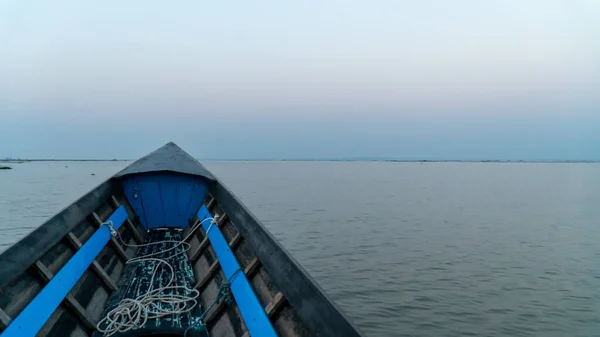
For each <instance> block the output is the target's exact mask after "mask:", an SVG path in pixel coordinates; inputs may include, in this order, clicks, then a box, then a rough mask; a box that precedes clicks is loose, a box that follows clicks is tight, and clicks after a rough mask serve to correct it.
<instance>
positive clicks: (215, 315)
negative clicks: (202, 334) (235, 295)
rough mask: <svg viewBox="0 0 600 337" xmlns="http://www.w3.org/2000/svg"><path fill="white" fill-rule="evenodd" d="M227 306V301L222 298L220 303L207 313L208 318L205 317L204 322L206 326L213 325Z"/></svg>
mask: <svg viewBox="0 0 600 337" xmlns="http://www.w3.org/2000/svg"><path fill="white" fill-rule="evenodd" d="M225 308H227V303H226V302H225V301H223V300H221V301H220V302H219V303H217V305H216V306H215V307H214V308H213V309H212V310H211V311H210V312H209V313H208V314H207V315H206V318H205V319H204V324H206V326H211V325H213V323H214V321H215V320H216V319H217V318H218V317H219V315H220V314H221V312H223V310H225Z"/></svg>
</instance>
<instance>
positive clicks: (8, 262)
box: [0, 181, 113, 289]
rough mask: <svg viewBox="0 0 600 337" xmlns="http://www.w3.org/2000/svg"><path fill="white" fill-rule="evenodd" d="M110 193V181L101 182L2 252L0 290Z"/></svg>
mask: <svg viewBox="0 0 600 337" xmlns="http://www.w3.org/2000/svg"><path fill="white" fill-rule="evenodd" d="M112 191H113V188H112V182H110V181H105V182H104V183H102V184H100V185H98V186H97V187H96V188H95V189H93V190H92V191H90V192H89V193H87V194H86V195H84V196H83V197H81V198H80V199H79V200H77V201H75V202H74V203H72V204H71V205H70V206H69V207H67V208H65V209H64V210H62V211H61V212H60V213H58V214H56V215H55V216H53V217H52V218H50V219H49V220H48V221H46V222H45V223H44V224H43V225H41V226H40V227H38V228H37V229H36V230H34V231H33V232H31V233H30V234H29V235H27V236H26V237H24V238H23V239H21V240H20V241H19V242H17V243H16V244H14V245H12V246H11V247H9V248H8V249H7V250H6V251H4V252H3V253H2V254H1V255H0V266H2V268H0V289H3V288H5V287H6V286H7V285H9V284H10V283H11V282H12V281H14V280H15V279H17V278H18V277H19V276H21V274H23V273H24V272H25V270H27V268H29V267H30V266H31V265H33V264H34V263H35V261H37V260H39V259H40V258H41V257H42V256H44V254H46V252H47V251H48V250H50V249H51V248H52V247H54V246H55V245H56V244H57V243H58V242H59V241H60V240H62V238H63V237H64V236H65V235H66V234H67V233H68V232H70V231H71V230H73V228H75V227H76V226H77V225H79V224H80V223H81V222H82V221H84V220H85V218H86V217H87V216H88V215H89V214H90V213H91V212H92V211H93V210H95V209H96V208H98V207H99V206H100V205H102V204H103V203H104V202H105V201H106V200H108V198H109V197H110V195H111V194H112Z"/></svg>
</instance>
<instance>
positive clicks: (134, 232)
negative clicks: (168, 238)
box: [111, 195, 144, 243]
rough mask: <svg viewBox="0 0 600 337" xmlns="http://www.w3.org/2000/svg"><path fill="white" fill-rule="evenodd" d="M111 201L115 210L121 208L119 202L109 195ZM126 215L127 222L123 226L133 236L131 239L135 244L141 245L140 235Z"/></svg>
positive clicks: (142, 239)
mask: <svg viewBox="0 0 600 337" xmlns="http://www.w3.org/2000/svg"><path fill="white" fill-rule="evenodd" d="M111 199H112V202H113V205H115V207H116V208H119V207H120V206H121V203H120V202H119V200H117V198H116V197H115V196H114V195H111ZM127 215H128V216H127V220H125V225H126V226H127V229H128V230H129V231H130V232H131V234H132V235H133V239H134V240H135V241H136V242H137V243H143V242H144V238H143V237H142V236H141V235H140V232H138V230H137V228H136V227H135V225H134V224H133V222H131V220H130V219H129V212H127Z"/></svg>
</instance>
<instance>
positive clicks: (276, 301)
mask: <svg viewBox="0 0 600 337" xmlns="http://www.w3.org/2000/svg"><path fill="white" fill-rule="evenodd" d="M284 304H285V297H284V296H283V294H282V293H281V291H279V292H277V294H275V296H274V297H273V299H272V300H271V302H269V304H267V306H266V307H265V312H266V313H267V316H269V318H273V316H274V315H275V313H277V311H279V309H281V307H282V306H283V305H284Z"/></svg>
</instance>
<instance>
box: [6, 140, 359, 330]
mask: <svg viewBox="0 0 600 337" xmlns="http://www.w3.org/2000/svg"><path fill="white" fill-rule="evenodd" d="M0 266H2V267H0V275H1V277H0V332H1V334H0V337H12V336H72V337H84V336H85V337H88V336H96V337H101V336H136V337H137V336H186V337H192V336H223V337H224V336H239V337H242V336H243V337H246V336H360V335H361V334H360V332H359V331H358V329H357V328H356V327H355V326H354V325H353V324H352V323H351V322H350V321H349V320H348V319H347V318H346V317H345V316H344V314H343V313H342V312H341V311H340V310H339V308H337V306H336V305H335V304H334V303H333V301H331V300H330V299H329V298H327V296H326V295H325V294H324V292H323V291H322V290H321V288H319V286H318V285H317V284H316V282H314V280H312V278H310V276H309V275H308V274H307V273H306V272H305V271H304V270H303V269H302V267H301V266H300V265H299V264H298V263H297V262H296V261H295V260H294V259H293V258H292V257H291V256H290V255H289V254H288V253H287V252H286V251H285V250H284V249H283V247H281V246H280V245H279V243H278V242H277V241H276V240H275V239H274V238H273V237H272V236H271V234H269V233H268V231H267V230H266V229H265V228H264V227H263V226H262V224H261V223H260V222H259V221H258V220H257V219H256V218H255V217H254V216H253V215H252V214H251V213H250V212H249V211H248V210H247V209H246V207H245V206H244V205H243V204H242V203H241V202H240V201H239V200H238V199H237V197H235V196H234V195H233V194H232V193H231V192H230V191H229V190H228V189H227V188H226V187H225V186H224V185H223V184H222V183H221V182H220V181H218V180H217V179H216V178H215V177H214V176H213V175H212V173H210V172H209V171H208V170H206V168H204V167H203V166H202V165H200V164H199V163H198V162H197V161H196V160H195V159H193V158H192V157H191V156H189V155H188V154H187V153H185V152H184V151H183V150H181V149H180V148H179V147H178V146H176V145H175V144H173V143H169V144H167V145H165V146H164V147H162V148H160V149H158V150H156V151H155V152H153V153H151V154H149V155H148V156H146V157H143V158H142V159H140V160H138V161H136V162H135V163H133V164H131V165H130V166H128V167H127V168H125V169H124V170H123V171H121V172H119V173H117V174H116V175H115V176H113V177H112V178H110V179H108V180H107V181H106V182H104V183H102V184H100V185H99V186H98V187H96V188H94V189H93V190H92V191H90V192H89V193H87V194H86V195H84V196H83V197H81V198H80V199H79V200H77V201H75V202H74V203H73V204H71V205H70V206H68V207H67V208H65V209H64V210H62V211H61V212H60V213H58V214H57V215H55V216H54V217H52V218H51V219H49V220H48V221H47V222H46V223H44V224H43V225H42V226H40V227H38V228H37V229H35V230H34V231H33V232H31V233H30V234H29V235H27V236H26V237H25V238H23V239H22V240H21V241H19V242H17V243H16V244H15V245H13V246H12V247H10V248H9V249H7V250H6V251H4V252H3V253H2V254H1V255H0Z"/></svg>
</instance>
